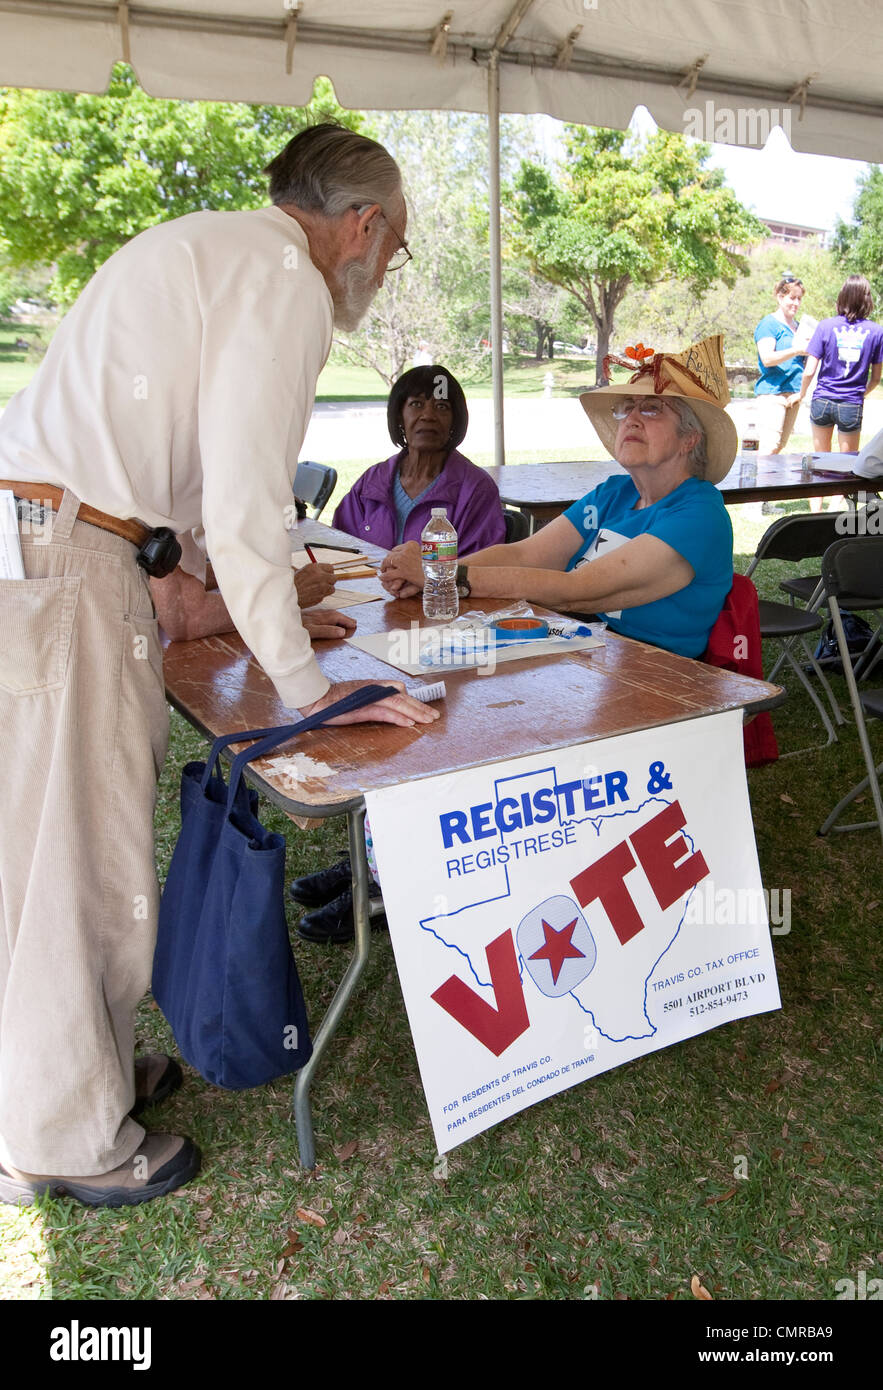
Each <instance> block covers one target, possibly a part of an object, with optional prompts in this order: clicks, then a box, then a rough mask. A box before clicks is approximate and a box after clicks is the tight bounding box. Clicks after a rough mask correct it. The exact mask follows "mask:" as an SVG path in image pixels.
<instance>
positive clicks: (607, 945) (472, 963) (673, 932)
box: [420, 767, 695, 1043]
mask: <svg viewBox="0 0 883 1390" xmlns="http://www.w3.org/2000/svg"><path fill="white" fill-rule="evenodd" d="M550 777H551V779H552V782H553V784H555V785H557V778H556V770H555V768H554V767H546V768H535V769H533V770H531V771H530V772H525V773H517V774H513V775H509V776H506V777H502V778H497V779H495V781H494V795H495V797H496V804H499V802H500V799H501V795H502V793H501V789H502V788H505V794H506V795H508V796H513V795H514V796H515V797H516V798H517V797H518V796H519V795H520V794H521V792H523V791H528V792H530V791H531V790H532V789H533V788H532V786H531V784H532V783H536V784H537V785H538V786H540V785H548V784H549V778H550ZM516 784H517V789H516ZM672 804H673V802H672V800H671V799H666V798H665V797H662V796H659V795H657V794H654V795H647V796H645V797H644V798H643V799H642V800H641V801H640V802H639V803H638V804H637V805H635V806H633V807H623V808H618V809H616V810H611V809H608V810H603V811H602V810H599V811H598V812H592V813H591V814H587V815H584V816H577V815H575V814H574V815H572V816H566V817H565V816H564V815H562V816H561V818H560V820H559V824H560V826H561V827H562V829H563V828H565V827H567V826H568V825H573V826H577V827H579V826H584V825H586V824H587V823H588V824H589V825H590V826H591V827H592V829H593V830H594V832H595V840H596V852H594V853H593V852H592V851H590V850H589V849H588V848H587V847H583V854H582V856H581V858H582V859H583V860H584V864H581V866H580V867H585V866H586V865H588V864H590V863H592V862H593V861H594V860H596V859H597V858H599V857H600V856H601V854H603V853H604V847H603V846H602V845H601V841H602V839H603V838H604V834H605V832H606V831H609V830H610V828H611V826H613V825H614V823H615V825H616V828H617V838H618V839H620V840H621V839H624V838H625V836H626V835H627V834H628V833H629V832H628V821H629V819H631V822H632V824H634V821H635V818H636V817H638V816H641V817H642V818H641V820H640V822H639V823H640V824H641V825H643V824H644V823H645V821H646V819H647V818H646V816H642V813H643V812H644V811H645V810H646V808H647V807H648V806H650V805H657V806H659V807H660V808H665V807H668V806H671V805H672ZM635 828H637V826H636V827H635ZM521 833H523V832H522V830H521V829H520V828H516V829H513V830H511V831H508V832H507V831H504V830H501V831H500V841H499V843H500V844H502V845H505V844H506V843H507V836H508V837H509V841H510V843H511V842H513V841H514V839H515V838H516V837H517V836H518V835H519V834H521ZM679 833H680V834H681V835H682V837H683V839H684V841H685V843H686V844H687V846H688V847H689V850H690V851H691V852H693V851H694V850H695V844H694V841H693V839H692V837H691V836H690V834H689V832H688V831H687V830H686V829H683V830H681V831H680V832H679ZM552 857H553V860H554V858H555V853H554V852H553V856H552ZM557 858H558V861H559V862H560V858H561V854H560V851H559V852H558V854H557ZM550 868H551V865H550ZM510 869H511V870H512V871H513V874H514V876H515V878H516V881H518V880H521V882H518V883H517V891H519V892H521V893H522V894H523V896H524V905H523V907H520V908H518V909H517V910H516V911H515V912H514V913H513V916H512V920H511V921H510V922H509V923H508V924H507V925H508V926H509V927H510V929H511V931H512V936H513V940H515V939H516V933H517V930H518V926H519V923H520V922H521V921H522V920H523V919H524V917H525V915H526V914H527V913H528V912H530V911H531V909H532V908H533V907H534V906H535V905H536V904H539V903H542V902H543V901H544V900H547V899H549V898H550V897H560V896H569V897H571V898H572V899H573V906H574V910H575V912H577V913H581V915H582V916H583V917H584V918H585V919H586V922H587V925H588V926H589V929H590V931H591V934H592V936H593V938H594V941H595V945H596V948H597V960H596V962H595V965H594V968H593V969H592V970H591V973H590V974H589V975H588V976H587V977H586V978H585V979H584V980H582V981H581V982H580V983H579V984H578V985H577V986H575V987H574V988H573V989H572V990H569V991H568V992H567V993H566V994H562V995H560V996H559V997H558V998H556V999H552V1000H549V1003H550V1004H551V1006H552V1007H554V1006H555V1005H557V1004H559V1003H560V1004H561V1006H562V1007H566V1005H565V1003H564V1001H565V1000H568V999H569V1000H572V1001H573V1003H574V1004H575V1005H576V1007H577V1009H578V1010H579V1011H580V1013H581V1015H583V1021H584V1023H585V1025H586V1026H587V1027H588V1026H589V1025H591V1026H592V1027H593V1028H594V1029H596V1030H597V1033H598V1035H599V1036H600V1037H602V1038H604V1039H606V1040H607V1041H608V1042H611V1043H626V1042H635V1041H640V1040H643V1039H647V1038H652V1037H654V1036H655V1035H656V1033H657V1031H658V1029H657V1025H656V1024H654V1023H653V1021H652V1019H651V1018H650V1015H649V1012H648V1008H647V1003H648V994H649V990H650V982H651V980H652V978H653V976H654V974H655V972H656V970H657V967H658V966H659V963H660V961H661V960H662V959H663V957H664V956H665V955H666V954H667V953H668V952H669V951H670V950H671V947H672V946H673V944H674V942H675V941H676V940H677V938H678V936H679V934H680V931H681V927H682V925H683V921H684V917H685V914H686V911H687V907H688V905H689V901H690V897H691V896H692V894H693V892H694V891H695V886H694V887H692V888H690V889H689V891H688V892H687V893H686V894H684V895H683V897H681V898H679V899H678V900H677V901H676V902H675V903H673V904H672V905H671V906H670V907H668V908H667V909H665V910H662V909H660V906H659V903H658V902H657V901H656V899H655V898H654V896H653V893H652V890H651V888H650V885H649V884H648V883H647V881H646V879H645V878H644V875H643V874H642V873H641V871H640V868H638V869H637V870H636V872H634V873H630V874H629V875H628V885H629V892H630V893H631V896H632V898H633V900H634V902H635V906H636V907H637V909H638V912H639V914H640V916H641V919H642V921H643V922H644V923H645V926H644V929H643V930H642V931H640V932H639V933H638V934H637V935H636V936H634V937H632V938H631V940H629V941H628V942H627V943H626V944H625V945H623V944H622V943H621V942H620V940H619V938H618V937H617V935H616V933H615V931H614V929H613V926H612V925H611V922H610V919H609V918H608V916H607V913H606V911H605V909H604V908H603V907H602V906H601V904H600V902H599V901H598V900H595V901H594V902H593V903H590V904H589V905H588V906H587V907H583V908H582V909H580V908H579V906H578V904H577V902H576V899H575V896H574V890H573V888H572V887H571V884H570V880H569V877H568V875H567V872H566V871H562V872H561V873H557V874H556V873H555V872H554V870H553V872H552V873H551V874H549V878H548V888H547V891H545V892H541V891H540V890H537V891H535V892H533V893H531V892H530V891H529V889H528V885H527V882H526V881H525V870H526V871H527V873H531V874H535V873H536V870H537V869H539V870H540V872H545V873H547V874H548V873H549V870H547V869H546V867H545V863H544V862H543V856H537V857H536V858H534V859H531V860H522V861H516V862H515V863H514V864H513V863H512V862H511V861H510V863H508V864H500V865H496V866H494V867H493V868H492V869H489V870H485V871H484V873H483V874H482V878H483V880H484V881H485V882H487V880H488V879H489V878H493V877H494V876H495V875H499V876H500V877H499V879H498V883H499V884H500V888H501V891H499V892H491V893H485V894H483V895H482V897H481V898H480V899H476V900H474V901H471V902H468V903H463V904H462V905H460V906H458V907H455V908H453V909H450V908H449V909H448V910H446V911H443V912H441V913H437V914H433V915H430V916H427V917H424V918H421V919H420V928H421V930H422V931H424V932H426V933H427V935H428V936H430V937H433V938H435V940H436V941H438V942H439V943H440V945H441V946H442V947H444V948H445V949H446V950H447V951H450V952H453V953H454V954H455V956H456V957H457V958H458V960H459V961H462V962H463V963H464V964H465V966H466V968H467V970H468V972H469V976H470V977H471V978H470V979H469V981H468V982H469V984H470V986H471V987H473V988H477V990H478V991H479V992H481V993H482V997H484V998H486V999H487V1002H488V1003H489V1004H491V1005H493V1004H494V991H493V985H492V982H491V980H490V978H489V970H488V966H487V957H486V946H487V944H488V942H486V941H485V940H484V936H486V935H487V934H488V933H487V927H486V926H485V927H484V929H483V931H482V932H481V933H480V934H479V933H478V932H477V931H476V925H475V924H476V918H475V913H476V912H479V911H480V910H481V909H482V908H484V907H487V906H488V904H490V903H492V902H500V901H503V900H505V899H512V900H513V902H514V900H515V898H514V893H513V883H512V877H511V876H510ZM464 886H465V883H464ZM532 886H533V885H532V884H531V885H530V887H531V888H532ZM516 954H517V960H518V971H519V977H520V980H521V984H522V988H523V989H524V990H525V991H526V996H527V998H528V999H529V1001H530V1003H529V1010H530V1012H531V1016H532V1017H533V1015H534V1014H535V1012H536V1009H537V1006H538V1005H540V1002H541V1001H543V1000H548V999H549V996H548V995H544V993H543V992H542V991H541V990H540V989H539V988H538V986H537V984H536V983H535V981H534V980H533V979H532V977H531V973H530V971H529V970H526V968H525V962H524V957H523V955H522V953H521V951H520V950H518V949H517V947H516ZM636 958H637V959H638V960H639V961H640V965H639V966H638V967H637V968H636V964H635V961H636ZM445 968H446V969H448V968H449V967H448V966H447V965H446V967H445ZM452 969H453V973H455V974H458V973H460V972H459V971H458V968H457V965H456V964H455V965H453V967H452ZM636 975H637V977H638V978H639V979H641V980H642V981H643V984H642V989H641V997H640V1000H639V1001H638V1000H637V999H636V998H635V995H636V991H635V990H634V989H633V988H619V987H617V985H618V981H617V977H621V979H622V981H623V982H625V983H626V984H627V985H631V983H632V982H633V981H634V980H635V976H636ZM439 978H440V981H441V979H442V978H444V977H443V976H442V975H440V977H439Z"/></svg>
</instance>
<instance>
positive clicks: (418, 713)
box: [301, 679, 439, 729]
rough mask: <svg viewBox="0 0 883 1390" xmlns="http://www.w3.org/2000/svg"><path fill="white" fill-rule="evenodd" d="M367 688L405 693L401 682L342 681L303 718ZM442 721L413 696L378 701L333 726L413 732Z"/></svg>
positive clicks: (304, 711) (343, 716)
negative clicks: (389, 687) (384, 726)
mask: <svg viewBox="0 0 883 1390" xmlns="http://www.w3.org/2000/svg"><path fill="white" fill-rule="evenodd" d="M366 685H394V686H395V687H396V689H397V690H401V691H404V689H405V687H404V686H403V685H402V682H401V681H388V680H386V679H383V680H380V681H338V683H337V684H336V685H332V687H331V689H330V690H328V691H327V692H326V694H324V695H323V696H322V698H321V699H320V700H316V702H315V704H312V705H306V706H303V707H302V708H301V714H303V715H308V714H316V713H317V712H318V711H319V710H321V709H327V708H328V706H329V705H333V704H335V702H336V701H337V700H342V699H343V697H344V696H345V695H351V694H352V693H353V691H354V690H364V688H365V686H366ZM438 717H439V711H438V710H437V709H432V707H431V706H430V705H423V704H421V703H420V701H419V700H412V699H411V696H410V695H405V694H402V695H388V696H387V697H386V699H385V700H378V701H377V702H376V703H375V704H373V705H365V706H364V707H363V708H362V709H357V710H354V711H353V712H352V714H340V715H338V716H337V718H336V719H330V720H329V721H328V722H329V724H399V725H401V727H402V728H405V729H411V728H413V727H414V725H415V724H434V723H435V721H436V719H438Z"/></svg>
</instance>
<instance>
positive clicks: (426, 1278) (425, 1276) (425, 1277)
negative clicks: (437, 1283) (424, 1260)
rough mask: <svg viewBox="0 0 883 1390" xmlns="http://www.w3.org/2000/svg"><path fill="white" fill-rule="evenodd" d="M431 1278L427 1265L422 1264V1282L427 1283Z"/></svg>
mask: <svg viewBox="0 0 883 1390" xmlns="http://www.w3.org/2000/svg"><path fill="white" fill-rule="evenodd" d="M431 1278H432V1274H431V1273H430V1270H429V1265H424V1266H423V1282H424V1284H428V1283H429V1281H430V1279H431Z"/></svg>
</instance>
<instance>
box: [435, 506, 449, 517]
mask: <svg viewBox="0 0 883 1390" xmlns="http://www.w3.org/2000/svg"><path fill="white" fill-rule="evenodd" d="M447 514H448V513H447V510H446V508H444V507H433V509H432V515H433V516H444V517H446V516H447Z"/></svg>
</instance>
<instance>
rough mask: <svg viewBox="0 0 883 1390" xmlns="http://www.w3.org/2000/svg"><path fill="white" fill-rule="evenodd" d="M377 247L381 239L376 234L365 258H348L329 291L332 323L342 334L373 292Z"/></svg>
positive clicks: (356, 321)
mask: <svg viewBox="0 0 883 1390" xmlns="http://www.w3.org/2000/svg"><path fill="white" fill-rule="evenodd" d="M381 247H382V242H381V240H380V238H379V237H378V240H377V245H376V246H375V248H374V251H373V252H372V254H371V256H369V258H368V260H367V261H348V262H347V264H346V265H345V266H344V267H343V270H342V271H341V272H340V273H339V275H338V277H337V284H336V285H335V287H334V289H332V291H331V298H332V300H333V301H334V324H335V327H336V328H341V329H343V331H344V332H345V333H351V332H352V331H353V330H354V329H356V328H358V326H359V324H360V323H361V321H362V319H363V318H364V317H365V315H366V314H367V312H368V310H369V309H370V307H371V303H372V301H373V299H374V296H375V295H376V293H377V262H378V260H379V259H380V251H381Z"/></svg>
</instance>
